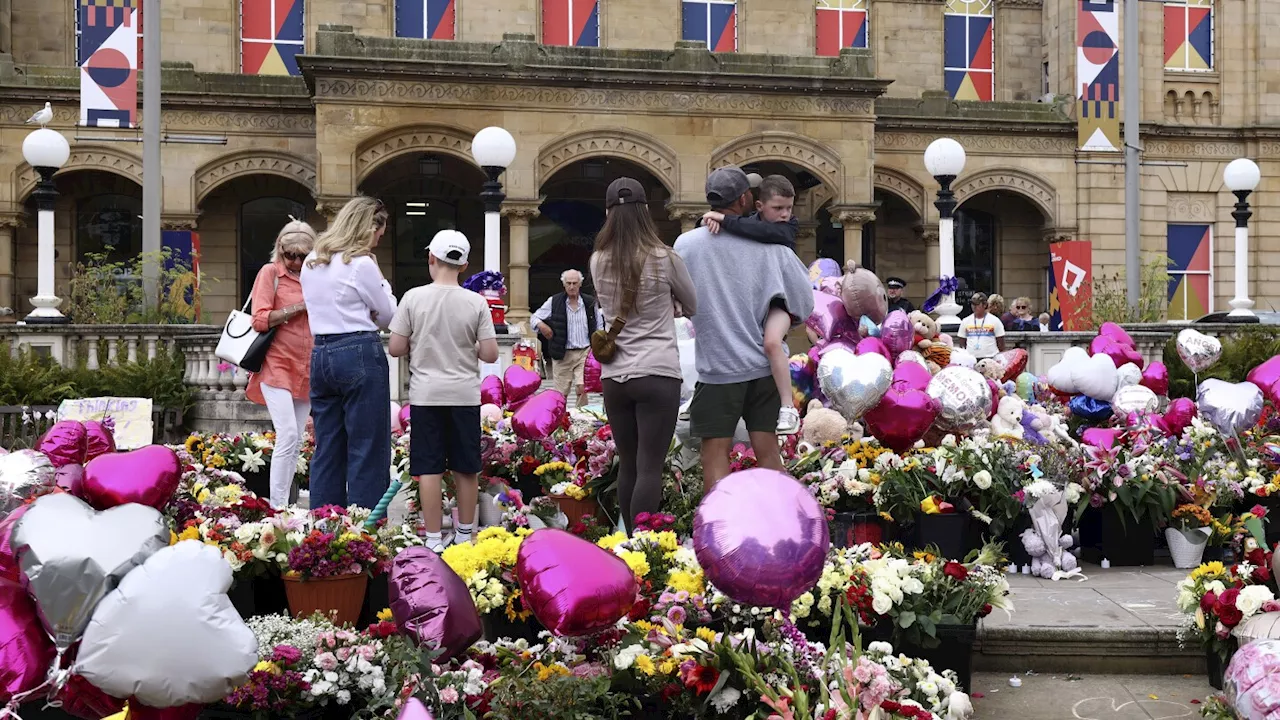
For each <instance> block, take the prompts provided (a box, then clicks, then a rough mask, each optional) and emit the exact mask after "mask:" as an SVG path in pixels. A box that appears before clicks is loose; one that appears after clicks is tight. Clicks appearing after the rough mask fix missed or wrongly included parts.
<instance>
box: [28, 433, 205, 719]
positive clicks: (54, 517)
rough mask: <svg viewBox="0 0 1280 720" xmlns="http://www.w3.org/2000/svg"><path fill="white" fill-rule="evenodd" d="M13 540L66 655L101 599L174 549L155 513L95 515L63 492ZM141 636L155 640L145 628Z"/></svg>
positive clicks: (45, 500)
mask: <svg viewBox="0 0 1280 720" xmlns="http://www.w3.org/2000/svg"><path fill="white" fill-rule="evenodd" d="M101 459H102V458H99V460H101ZM10 543H11V544H12V545H13V547H14V548H16V549H17V555H18V564H19V566H20V567H21V568H22V573H23V575H24V577H25V581H26V585H27V589H28V591H29V592H30V593H31V595H32V597H34V598H35V600H36V606H37V607H38V609H39V611H40V621H41V623H42V624H43V625H44V628H45V630H47V631H48V632H49V634H50V635H51V636H52V637H53V639H54V645H55V646H56V647H57V648H58V650H59V652H65V651H66V650H67V649H68V648H70V647H71V645H72V643H74V642H75V641H76V640H79V639H80V634H81V633H82V632H83V631H84V628H85V626H87V625H88V624H89V618H90V616H91V614H92V613H93V610H94V608H95V607H97V605H98V601H100V600H101V599H102V598H103V597H105V596H106V595H107V593H109V592H111V590H113V589H114V588H115V586H116V584H117V583H119V582H120V580H121V578H123V577H124V576H125V575H127V574H129V572H130V571H131V570H133V569H134V568H135V567H137V566H138V565H141V564H142V563H143V562H144V561H145V560H146V559H147V558H149V557H151V555H152V554H153V553H155V552H156V551H158V550H160V548H163V547H166V546H168V545H169V526H168V523H167V522H166V521H165V519H164V517H163V516H162V515H161V514H160V512H159V511H158V510H156V509H155V508H150V507H146V506H144V505H137V504H132V503H131V504H128V505H121V506H119V507H115V508H111V509H110V510H107V511H105V512H95V511H94V510H93V508H91V507H89V505H88V504H86V503H85V502H84V501H83V500H81V499H79V498H77V497H73V496H71V495H67V494H65V493H57V494H54V495H45V496H44V497H42V498H40V499H39V500H37V501H36V502H35V504H33V505H32V506H31V507H30V508H29V509H28V510H27V512H26V514H25V515H23V516H22V519H21V520H19V521H18V526H17V527H16V528H15V529H14V531H13V537H12V538H11V539H10ZM215 552H216V551H215ZM219 558H221V556H219ZM223 562H224V564H225V562H226V561H223ZM140 632H141V634H142V636H144V637H146V638H150V637H151V636H152V633H151V632H149V631H148V630H147V629H146V628H143V629H142V630H141V631H140ZM126 695H127V693H126Z"/></svg>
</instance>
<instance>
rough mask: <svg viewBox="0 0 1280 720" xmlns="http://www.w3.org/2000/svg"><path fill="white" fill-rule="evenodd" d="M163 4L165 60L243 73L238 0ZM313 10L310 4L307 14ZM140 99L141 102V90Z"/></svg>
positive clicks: (196, 0)
mask: <svg viewBox="0 0 1280 720" xmlns="http://www.w3.org/2000/svg"><path fill="white" fill-rule="evenodd" d="M14 1H15V2H31V0H14ZM143 1H144V2H145V1H146V0H143ZM60 4H65V5H71V4H72V2H71V1H70V0H68V1H67V2H62V3H60ZM160 7H161V8H162V9H163V11H162V14H161V18H160V27H161V35H160V38H161V41H162V42H163V44H164V48H163V50H162V51H161V52H162V54H163V56H164V61H165V62H189V63H191V64H192V65H194V66H195V67H196V68H199V69H200V71H202V72H224V73H235V72H240V11H239V2H238V1H237V0H230V1H228V0H182V1H181V2H163V0H162V1H161V3H160ZM310 13H311V7H310V4H308V7H307V14H310ZM144 61H145V58H144ZM138 99H139V103H141V99H142V98H141V91H139V98H138ZM139 107H141V104H139Z"/></svg>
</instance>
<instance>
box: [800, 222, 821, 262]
mask: <svg viewBox="0 0 1280 720" xmlns="http://www.w3.org/2000/svg"><path fill="white" fill-rule="evenodd" d="M796 255H799V256H800V259H801V260H802V261H804V264H805V265H809V264H811V263H813V261H814V260H817V259H818V223H816V222H807V221H804V222H801V223H800V229H799V231H798V232H796Z"/></svg>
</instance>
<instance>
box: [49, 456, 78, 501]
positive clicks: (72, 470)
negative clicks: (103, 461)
mask: <svg viewBox="0 0 1280 720" xmlns="http://www.w3.org/2000/svg"><path fill="white" fill-rule="evenodd" d="M54 479H55V481H56V482H57V483H58V487H60V488H62V489H63V490H66V491H67V492H69V493H71V494H72V495H75V496H76V497H78V498H81V499H84V466H83V465H75V464H72V465H63V466H62V467H60V468H58V472H57V473H56V474H54Z"/></svg>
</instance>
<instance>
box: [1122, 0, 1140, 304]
mask: <svg viewBox="0 0 1280 720" xmlns="http://www.w3.org/2000/svg"><path fill="white" fill-rule="evenodd" d="M1140 12H1141V11H1140V10H1139V7H1138V0H1125V3H1124V87H1122V88H1121V92H1122V93H1123V94H1124V271H1125V298H1126V300H1128V304H1129V309H1130V312H1133V313H1136V312H1137V310H1138V306H1139V304H1140V303H1141V300H1142V282H1141V277H1140V275H1141V272H1142V268H1141V267H1140V263H1139V250H1140V248H1141V246H1142V225H1141V219H1142V218H1141V217H1140V216H1139V210H1140V207H1141V192H1142V186H1141V183H1142V177H1141V175H1140V174H1139V173H1140V172H1141V171H1140V169H1139V167H1138V166H1139V163H1140V162H1141V158H1140V157H1139V156H1138V149H1139V146H1140V143H1141V141H1140V140H1139V131H1138V128H1139V124H1140V123H1141V122H1142V118H1141V115H1142V104H1141V98H1142V61H1141V55H1140V54H1139V52H1138V50H1139V43H1140V42H1141V36H1140V34H1139V32H1138V22H1139V14H1140ZM1134 319H1135V320H1136V319H1137V318H1134Z"/></svg>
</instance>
